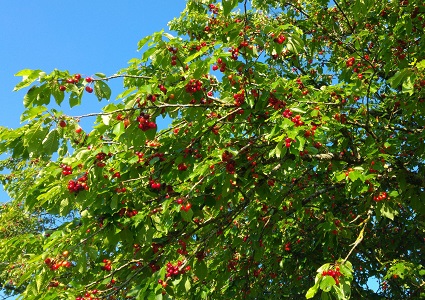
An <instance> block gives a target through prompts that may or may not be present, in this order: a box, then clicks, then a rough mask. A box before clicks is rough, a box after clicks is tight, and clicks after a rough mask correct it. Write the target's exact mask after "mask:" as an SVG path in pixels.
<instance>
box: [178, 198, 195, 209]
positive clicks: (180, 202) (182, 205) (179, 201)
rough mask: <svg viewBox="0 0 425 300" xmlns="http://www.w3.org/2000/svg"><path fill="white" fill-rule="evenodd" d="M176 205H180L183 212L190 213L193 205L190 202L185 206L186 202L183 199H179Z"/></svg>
mask: <svg viewBox="0 0 425 300" xmlns="http://www.w3.org/2000/svg"><path fill="white" fill-rule="evenodd" d="M176 203H177V204H179V205H180V210H182V211H189V210H190V209H191V208H192V204H190V203H189V202H188V203H186V204H184V200H183V199H182V198H179V199H177V200H176Z"/></svg>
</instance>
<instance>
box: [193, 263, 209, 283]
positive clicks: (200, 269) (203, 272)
mask: <svg viewBox="0 0 425 300" xmlns="http://www.w3.org/2000/svg"><path fill="white" fill-rule="evenodd" d="M194 272H195V274H196V276H198V278H199V279H201V280H202V279H204V278H206V277H207V275H208V267H207V265H206V264H205V262H204V261H203V260H200V261H199V260H198V261H197V262H196V263H195V269H194Z"/></svg>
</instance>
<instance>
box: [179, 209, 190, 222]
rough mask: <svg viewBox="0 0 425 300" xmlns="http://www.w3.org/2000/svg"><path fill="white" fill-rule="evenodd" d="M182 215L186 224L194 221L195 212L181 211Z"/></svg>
mask: <svg viewBox="0 0 425 300" xmlns="http://www.w3.org/2000/svg"><path fill="white" fill-rule="evenodd" d="M180 214H181V216H182V218H183V220H185V221H186V222H190V221H192V217H193V210H191V209H189V210H188V211H184V210H181V211H180Z"/></svg>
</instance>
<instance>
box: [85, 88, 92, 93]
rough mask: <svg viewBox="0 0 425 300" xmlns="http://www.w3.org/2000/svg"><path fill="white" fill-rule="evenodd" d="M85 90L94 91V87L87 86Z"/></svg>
mask: <svg viewBox="0 0 425 300" xmlns="http://www.w3.org/2000/svg"><path fill="white" fill-rule="evenodd" d="M85 90H86V92H87V93H93V88H92V87H91V86H86V88H85Z"/></svg>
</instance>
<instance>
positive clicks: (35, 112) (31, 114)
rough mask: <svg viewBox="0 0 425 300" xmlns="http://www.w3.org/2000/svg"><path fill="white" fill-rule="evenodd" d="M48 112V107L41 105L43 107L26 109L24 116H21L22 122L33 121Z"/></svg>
mask: <svg viewBox="0 0 425 300" xmlns="http://www.w3.org/2000/svg"><path fill="white" fill-rule="evenodd" d="M45 111H47V107H45V106H43V105H41V106H34V107H30V108H28V109H26V110H25V111H24V112H23V113H22V115H21V122H24V121H28V120H32V119H34V118H36V117H38V116H40V115H41V113H42V112H45Z"/></svg>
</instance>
